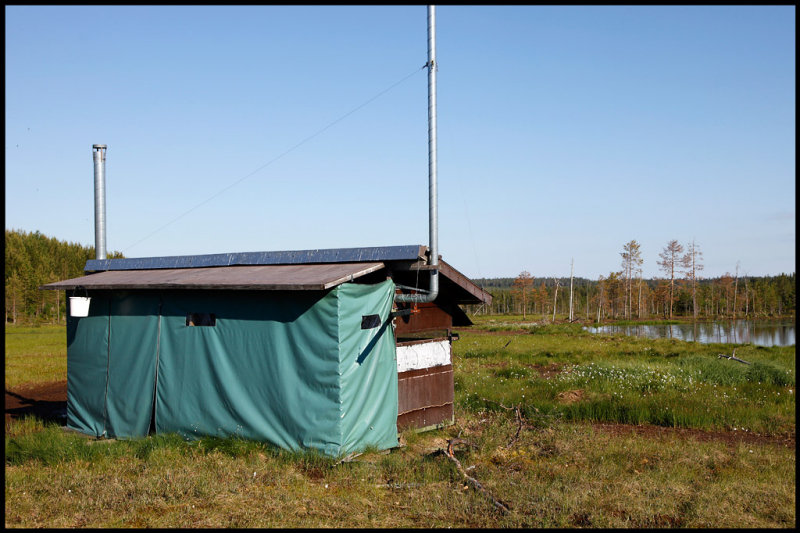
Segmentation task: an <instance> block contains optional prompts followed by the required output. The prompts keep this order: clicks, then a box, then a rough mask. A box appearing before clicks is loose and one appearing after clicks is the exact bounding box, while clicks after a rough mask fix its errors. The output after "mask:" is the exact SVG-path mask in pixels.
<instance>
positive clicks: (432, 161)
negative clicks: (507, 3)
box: [395, 6, 439, 303]
mask: <svg viewBox="0 0 800 533" xmlns="http://www.w3.org/2000/svg"><path fill="white" fill-rule="evenodd" d="M427 67H428V230H429V235H428V237H429V239H430V245H429V246H428V253H429V254H430V255H429V256H428V264H429V265H430V267H431V271H430V274H431V278H430V286H429V292H428V293H427V294H398V295H396V296H395V301H397V302H414V303H427V302H432V301H434V300H435V299H436V297H437V296H438V295H439V269H438V268H437V267H438V266H439V215H438V205H437V202H438V190H437V183H436V180H437V175H436V172H437V168H436V70H437V68H438V64H437V63H436V6H428V64H427Z"/></svg>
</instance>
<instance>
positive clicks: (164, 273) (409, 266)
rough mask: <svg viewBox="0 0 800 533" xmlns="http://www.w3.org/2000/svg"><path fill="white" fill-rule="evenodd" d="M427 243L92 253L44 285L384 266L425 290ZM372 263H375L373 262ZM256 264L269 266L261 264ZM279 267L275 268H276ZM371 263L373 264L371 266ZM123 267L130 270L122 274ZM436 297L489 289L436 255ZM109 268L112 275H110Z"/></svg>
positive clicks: (116, 284)
mask: <svg viewBox="0 0 800 533" xmlns="http://www.w3.org/2000/svg"><path fill="white" fill-rule="evenodd" d="M427 254H428V248H427V247H426V246H422V245H418V244H414V245H407V246H384V247H373V248H334V249H323V250H297V251H283V252H243V253H230V254H211V255H187V256H169V257H142V258H128V259H102V260H100V259H91V260H89V261H87V262H86V267H85V268H84V271H86V272H87V273H90V274H89V275H88V276H84V277H81V278H74V279H69V280H65V281H61V282H57V283H51V284H48V285H45V286H44V287H42V288H43V289H51V290H65V289H75V288H78V287H86V288H87V289H89V288H92V289H117V288H119V289H122V288H129V289H133V288H139V289H159V288H180V289H263V290H314V289H326V288H330V287H334V286H336V285H338V284H339V283H344V282H345V281H350V280H352V279H355V278H358V277H361V276H364V275H366V274H369V273H371V272H375V271H376V270H378V269H380V268H383V267H386V268H387V273H388V275H389V276H390V277H391V278H392V279H394V281H395V283H397V284H398V285H405V286H411V287H419V288H420V289H423V290H427V288H428V284H429V283H428V281H429V276H428V275H427V273H426V271H427V270H429V269H430V266H429V265H427V262H426V257H427ZM375 265H377V266H375ZM258 267H270V268H263V269H260V268H258ZM279 267H280V268H279ZM373 267H374V268H373ZM126 272H128V273H130V275H129V276H128V275H124V274H125V273H126ZM439 273H440V276H439V278H440V298H439V299H437V302H440V304H444V303H445V302H451V303H456V304H476V303H481V302H483V303H491V301H492V295H491V294H489V293H488V292H486V291H485V290H483V289H482V288H480V287H478V286H477V285H475V284H474V283H473V282H472V281H471V280H470V279H469V278H467V277H466V276H465V275H463V274H462V273H461V272H459V271H458V270H456V269H455V268H453V267H452V266H450V265H449V264H447V263H445V262H444V261H442V260H441V257H440V258H439ZM112 274H113V275H112Z"/></svg>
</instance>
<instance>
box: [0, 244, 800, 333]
mask: <svg viewBox="0 0 800 533" xmlns="http://www.w3.org/2000/svg"><path fill="white" fill-rule="evenodd" d="M107 255H108V257H109V258H120V257H123V256H122V254H121V253H119V252H110V253H108V254H107ZM94 258H95V251H94V247H93V246H83V245H81V244H76V243H68V242H63V241H59V240H58V239H55V238H53V237H46V236H44V235H42V234H41V233H39V232H38V231H37V232H33V233H27V232H25V231H20V230H6V269H5V270H6V279H5V302H6V322H7V323H8V322H12V323H20V322H24V323H31V322H52V323H56V322H59V323H60V322H63V321H64V315H65V312H66V304H65V302H64V293H63V291H43V290H40V289H39V287H41V286H42V285H45V284H47V283H51V282H53V281H60V280H64V279H69V278H76V277H79V276H82V275H83V268H84V266H85V265H86V261H87V260H89V259H94ZM523 274H524V275H523ZM473 281H474V282H475V283H476V284H477V285H479V286H480V287H483V288H484V289H485V290H486V291H488V292H489V293H491V294H492V296H493V297H494V299H493V301H492V304H491V305H490V306H486V305H475V306H467V311H468V312H470V313H481V314H508V313H514V314H523V313H524V314H525V315H531V317H532V319H536V318H539V317H541V318H542V319H546V318H548V317H550V318H551V319H552V318H553V317H554V316H557V317H558V318H563V317H564V316H566V317H569V316H570V278H569V277H566V278H558V279H554V278H536V277H535V276H531V275H530V274H528V273H527V272H524V273H522V274H520V276H518V277H517V278H491V279H486V278H480V279H474V280H473ZM670 281H671V280H670V279H649V280H643V279H637V278H633V277H628V279H626V277H625V274H624V271H623V272H612V273H610V274H609V275H608V276H607V277H602V276H601V277H600V279H599V280H597V281H593V280H589V279H586V278H574V279H573V280H572V294H571V299H572V319H573V320H598V319H599V320H602V319H608V318H615V319H618V318H630V319H646V318H651V319H652V318H668V317H669V316H670V309H671V314H672V316H693V315H694V313H695V309H696V312H697V316H698V317H703V318H724V317H730V318H744V317H774V316H789V315H794V313H795V274H794V273H792V274H780V275H777V276H759V277H755V276H738V275H735V276H731V275H729V274H726V275H724V276H721V277H718V278H710V279H699V278H698V279H697V280H696V285H695V287H694V288H695V290H694V291H693V290H692V283H691V280H690V279H674V280H672V281H673V282H674V283H672V285H673V286H672V290H670ZM693 295H694V299H693ZM670 298H671V303H672V305H671V306H670V305H669V304H670Z"/></svg>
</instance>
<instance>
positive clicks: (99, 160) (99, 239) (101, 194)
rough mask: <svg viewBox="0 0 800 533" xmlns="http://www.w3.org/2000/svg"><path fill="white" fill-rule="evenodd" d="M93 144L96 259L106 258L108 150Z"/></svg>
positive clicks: (100, 145)
mask: <svg viewBox="0 0 800 533" xmlns="http://www.w3.org/2000/svg"><path fill="white" fill-rule="evenodd" d="M107 148H108V147H107V146H106V145H105V144H94V145H92V151H93V155H92V156H93V158H94V250H95V255H96V259H105V258H106V150H107Z"/></svg>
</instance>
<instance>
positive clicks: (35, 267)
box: [5, 230, 122, 323]
mask: <svg viewBox="0 0 800 533" xmlns="http://www.w3.org/2000/svg"><path fill="white" fill-rule="evenodd" d="M107 256H108V257H109V258H112V257H113V258H117V257H122V254H121V253H119V252H111V253H108V254H107ZM94 258H95V252H94V246H83V245H82V244H77V243H72V242H69V243H68V242H63V241H59V240H58V239H55V238H53V237H46V236H44V235H42V234H41V233H39V232H38V231H36V232H33V233H28V232H25V231H20V230H6V284H5V300H6V323H9V322H12V323H20V322H24V323H31V322H53V323H55V322H63V321H64V314H65V312H66V303H65V302H64V292H63V291H43V290H39V287H41V286H42V285H45V284H47V283H51V282H53V281H61V280H64V279H69V278H77V277H79V276H82V275H83V267H84V266H85V265H86V261H87V260H88V259H94Z"/></svg>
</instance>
